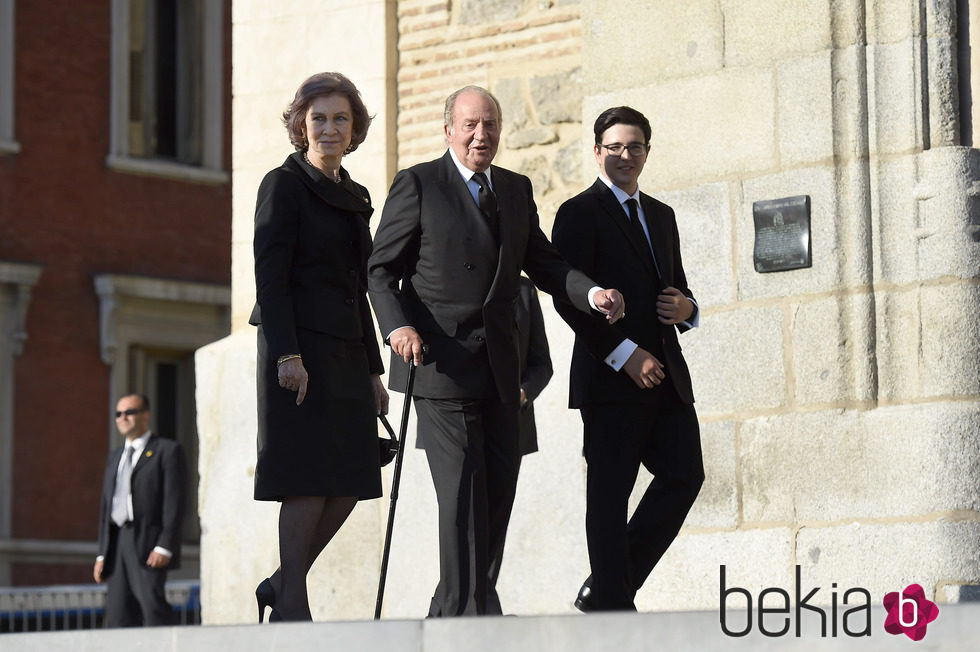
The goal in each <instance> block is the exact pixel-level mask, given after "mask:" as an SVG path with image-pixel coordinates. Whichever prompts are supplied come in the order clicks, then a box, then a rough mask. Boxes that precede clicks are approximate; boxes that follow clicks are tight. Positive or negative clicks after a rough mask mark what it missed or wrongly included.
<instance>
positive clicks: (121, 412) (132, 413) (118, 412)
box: [116, 408, 145, 419]
mask: <svg viewBox="0 0 980 652" xmlns="http://www.w3.org/2000/svg"><path fill="white" fill-rule="evenodd" d="M140 412H145V410H144V409H143V408H139V409H137V408H129V409H128V410H116V418H117V419H118V418H119V417H121V416H122V415H124V414H125V415H126V416H127V417H135V416H136V415H137V414H139V413H140Z"/></svg>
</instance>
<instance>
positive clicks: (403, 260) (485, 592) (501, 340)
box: [368, 86, 624, 616]
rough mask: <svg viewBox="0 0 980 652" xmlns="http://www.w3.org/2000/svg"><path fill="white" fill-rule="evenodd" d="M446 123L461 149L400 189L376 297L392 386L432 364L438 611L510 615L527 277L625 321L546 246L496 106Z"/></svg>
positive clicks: (374, 266) (416, 170)
mask: <svg viewBox="0 0 980 652" xmlns="http://www.w3.org/2000/svg"><path fill="white" fill-rule="evenodd" d="M444 118H445V135H446V140H447V141H448V142H449V151H447V152H446V154H445V155H444V156H443V157H441V158H439V159H436V160H434V161H430V162H428V163H421V164H419V165H416V166H414V167H411V168H408V169H406V170H402V171H401V172H399V173H398V174H397V175H396V176H395V179H394V181H392V184H391V189H390V191H389V192H388V198H387V200H386V201H385V206H384V211H383V213H382V215H381V222H380V224H379V226H378V231H377V234H376V235H375V239H374V251H373V253H372V254H371V258H370V260H369V261H368V290H369V293H370V297H371V303H372V305H373V306H374V311H375V313H376V314H377V317H378V324H379V326H380V328H381V333H382V335H383V336H384V337H385V341H386V342H387V343H389V344H390V345H391V349H392V357H393V359H392V365H391V380H390V383H389V387H390V388H391V389H394V390H396V391H397V390H401V388H402V387H404V382H405V375H406V373H407V366H406V364H405V363H406V362H409V361H411V360H413V361H414V363H415V364H416V365H421V366H420V367H419V369H418V372H417V375H416V378H415V397H416V399H415V409H416V412H417V414H418V429H419V434H420V436H421V438H422V439H423V440H424V442H425V453H426V458H427V460H428V462H429V469H430V471H431V474H432V480H433V484H434V485H435V490H436V499H437V502H438V504H439V548H440V551H439V561H440V564H439V566H440V579H439V585H438V586H437V588H436V590H435V593H434V595H433V597H432V603H431V605H430V608H429V615H430V616H459V615H477V614H488V613H500V607H499V605H498V604H492V603H491V602H492V601H491V600H490V599H489V596H490V595H491V592H492V591H493V589H494V585H495V583H496V578H497V571H498V570H499V568H497V564H495V563H493V560H499V559H500V555H501V554H502V552H503V548H504V539H505V536H506V533H507V524H508V521H509V519H510V512H511V507H512V506H513V503H514V492H515V490H516V487H517V474H518V470H519V469H520V450H519V446H518V434H517V432H518V410H519V406H520V372H519V356H518V341H517V329H516V327H515V323H514V303H515V301H517V297H518V291H519V287H520V281H519V279H520V273H521V270H522V269H523V270H524V271H526V272H527V273H528V275H529V276H530V277H531V280H532V281H534V283H535V285H537V286H538V287H539V288H541V289H542V290H544V291H545V292H548V293H550V294H552V295H558V296H560V297H562V299H563V300H565V301H567V302H568V303H569V305H574V308H572V309H573V310H575V309H577V310H581V311H582V312H583V313H585V312H589V311H591V310H600V309H601V310H602V312H604V313H606V314H605V316H601V315H598V314H597V316H598V317H599V319H600V320H603V321H606V320H608V321H610V322H612V321H615V320H616V319H618V318H619V317H620V316H621V315H622V312H623V310H624V303H623V298H622V296H621V295H620V294H619V292H617V291H616V290H604V289H601V288H599V287H596V284H595V283H594V282H592V280H590V279H589V278H587V277H586V276H585V275H583V274H581V273H580V272H577V271H575V270H574V269H572V268H571V267H570V266H569V265H568V263H566V262H565V260H564V259H563V258H562V257H561V256H560V255H559V254H558V252H557V251H556V250H555V248H554V247H553V246H552V244H551V243H550V242H548V239H547V238H546V237H545V235H544V233H542V232H541V229H540V227H539V226H538V215H537V209H536V207H535V205H534V199H533V197H532V191H531V182H530V180H528V178H527V177H525V176H522V175H519V174H516V173H514V172H511V171H509V170H506V169H504V168H500V167H496V166H491V162H492V161H493V158H494V156H495V155H496V152H497V145H498V143H499V142H500V105H499V103H498V102H497V100H496V98H494V97H493V96H492V95H491V94H490V93H489V92H488V91H486V90H485V89H482V88H479V87H476V86H468V87H466V88H462V89H460V90H459V91H457V92H455V93H453V94H452V95H450V96H449V98H448V99H447V101H446V109H445V113H444ZM423 342H424V343H425V344H426V345H428V353H426V354H425V356H424V357H423V355H422V344H423ZM397 358H402V360H397Z"/></svg>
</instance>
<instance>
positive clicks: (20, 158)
mask: <svg viewBox="0 0 980 652" xmlns="http://www.w3.org/2000/svg"><path fill="white" fill-rule="evenodd" d="M109 5H110V3H109V2H98V3H96V2H77V0H34V1H32V2H18V3H17V7H16V27H15V40H16V55H15V70H16V73H15V74H16V80H15V84H16V86H15V89H16V90H15V102H16V109H15V120H16V127H15V128H16V139H17V141H18V142H19V144H20V148H21V151H20V152H19V153H18V154H13V155H4V154H0V260H5V261H14V262H24V263H32V264H41V265H44V271H43V273H42V275H41V279H40V282H39V283H38V285H37V286H36V287H35V288H34V292H33V298H32V300H31V303H30V307H29V311H28V315H27V324H26V329H27V333H28V340H27V342H26V345H25V347H24V352H23V354H22V355H21V356H20V357H18V358H17V359H16V362H15V395H14V405H15V415H14V418H15V422H14V433H15V434H14V492H13V499H14V519H13V531H14V536H15V537H16V538H53V539H76V540H92V539H94V538H95V536H96V519H97V515H98V513H97V509H98V494H99V490H100V485H101V478H102V472H103V467H104V463H105V457H106V454H107V447H106V432H107V428H108V426H109V423H110V422H109V417H108V414H107V406H108V404H109V400H110V397H109V396H108V395H107V392H108V368H107V366H106V365H105V364H104V363H103V362H102V360H101V358H100V349H99V304H98V298H97V296H96V294H95V290H94V286H93V276H94V275H96V274H99V273H106V272H109V273H117V274H138V275H145V276H156V277H167V278H173V279H180V280H186V281H200V282H206V283H220V284H230V280H231V279H230V270H231V254H230V241H231V186H230V183H225V184H221V185H206V184H198V183H187V182H181V181H173V180H167V179H162V178H157V177H150V176H137V175H133V174H124V173H119V172H115V171H112V170H110V169H108V168H107V167H106V165H105V158H106V155H107V154H108V152H109V95H110V13H109ZM225 12H226V18H225V24H226V26H227V25H230V2H227V1H226V10H225ZM230 34H231V32H230V29H227V28H226V38H225V41H224V43H225V74H224V83H225V107H226V108H225V111H224V116H225V120H224V133H225V136H224V143H225V152H224V160H225V169H228V168H229V167H230V141H231V129H230V126H231V124H230V123H231V117H230V116H231V112H230V79H231V71H230V60H231V59H230V53H231V43H230V41H231V37H230ZM19 575H24V573H19ZM27 575H28V577H23V576H21V577H18V581H19V582H20V583H32V577H30V576H31V575H33V574H32V573H27ZM45 579H46V580H47V579H51V578H45ZM86 579H87V578H86V577H75V578H63V581H85V580H86Z"/></svg>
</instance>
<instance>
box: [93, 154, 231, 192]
mask: <svg viewBox="0 0 980 652" xmlns="http://www.w3.org/2000/svg"><path fill="white" fill-rule="evenodd" d="M105 164H106V167H108V168H109V169H110V170H115V171H116V172H125V173H128V174H140V175H144V176H151V177H165V178H168V179H176V180H178V181H187V182H190V183H202V184H207V185H216V186H217V185H221V184H225V183H228V182H229V181H230V180H231V177H230V176H229V174H228V173H227V172H225V171H223V170H209V169H206V168H201V167H196V166H192V165H181V164H179V163H170V162H168V161H159V160H152V159H140V158H130V157H128V156H117V155H115V154H110V155H109V156H107V157H106V159H105Z"/></svg>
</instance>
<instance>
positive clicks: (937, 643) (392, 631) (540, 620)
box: [3, 587, 980, 652]
mask: <svg viewBox="0 0 980 652" xmlns="http://www.w3.org/2000/svg"><path fill="white" fill-rule="evenodd" d="M784 588H788V590H792V587H784ZM900 588H902V587H896V590H897V589H900ZM736 597H738V598H739V599H744V598H741V596H736ZM754 597H756V598H757V597H758V596H757V595H756V596H754ZM880 597H881V596H872V598H873V599H874V600H875V601H877V600H878V599H879V598H880ZM733 600H734V598H733ZM727 616H728V618H727V622H728V626H729V628H730V629H733V630H738V629H744V628H745V623H746V622H747V614H746V613H745V612H744V611H742V610H736V609H734V608H733V609H731V610H729V611H728V612H727ZM789 616H790V619H791V630H790V631H791V633H789V634H787V635H785V636H780V637H773V638H769V637H766V636H763V635H762V634H761V633H760V632H759V627H758V614H757V613H756V612H753V614H752V619H753V626H752V630H751V631H750V632H749V633H748V635H746V636H744V637H741V638H734V637H730V636H727V635H725V633H724V632H722V630H721V624H720V619H719V613H718V611H717V610H709V611H691V612H661V613H644V614H608V615H590V616H548V617H529V618H506V617H504V618H456V619H429V620H404V621H382V622H373V621H360V622H331V623H312V624H310V623H302V624H300V623H292V624H277V625H235V626H207V627H170V628H145V629H115V630H88V631H71V632H49V633H29V634H4V635H3V649H4V651H5V652H28V651H30V652H34V651H40V650H43V651H44V652H69V651H71V652H89V651H92V652H94V651H96V650H100V651H101V650H114V649H131V650H151V651H153V652H170V651H173V652H178V651H180V652H184V651H186V650H213V649H224V650H236V651H249V650H263V651H276V650H384V651H385V652H450V651H451V652H459V651H460V650H466V651H467V652H498V651H499V650H506V651H507V652H547V651H552V650H554V651H556V652H558V651H560V652H579V651H582V652H584V651H586V650H588V651H589V652H596V651H604V650H613V651H616V652H627V651H630V652H632V651H634V650H653V649H657V650H723V651H726V652H727V651H729V650H736V651H738V650H752V651H753V652H758V651H762V652H768V651H769V650H779V651H783V650H800V651H803V650H806V651H807V652H809V651H811V650H835V651H839V652H840V651H843V652H846V651H850V650H854V651H855V652H878V651H879V650H908V649H912V647H910V646H911V645H912V641H911V640H910V639H908V638H907V637H905V636H904V635H897V636H895V635H891V634H888V633H886V632H885V630H884V627H883V623H884V620H885V612H884V609H883V608H882V607H881V606H880V605H872V608H871V636H865V637H859V638H851V637H848V636H846V635H845V634H844V633H843V631H842V628H841V627H840V626H839V627H838V632H837V636H836V637H832V636H830V621H831V620H832V619H830V618H828V619H827V620H828V625H827V629H828V631H827V634H828V635H827V636H825V637H822V636H821V635H820V624H819V622H820V621H819V615H818V614H816V613H814V612H807V613H804V614H803V616H802V617H801V626H800V630H801V636H800V637H799V638H797V637H796V636H794V635H793V634H792V632H793V631H794V630H793V627H795V621H793V620H792V619H793V614H792V612H791V613H790V614H789ZM768 618H770V619H771V618H773V616H768ZM853 618H854V617H853V616H852V620H853ZM978 618H980V603H968V604H957V605H947V604H943V605H940V606H939V618H938V619H937V620H936V621H935V622H933V623H932V624H930V625H929V627H928V630H927V633H926V637H925V638H924V639H923V643H924V644H925V645H926V646H927V647H925V648H923V649H929V650H932V651H934V652H936V651H939V652H946V651H949V652H953V651H954V650H956V651H958V650H975V649H980V628H978V627H977V626H976V622H977V620H978ZM836 622H837V623H842V622H843V618H842V616H841V612H838V617H837V619H836ZM775 623H776V621H775V620H767V624H768V626H769V627H770V629H776V627H775ZM920 647H921V645H920Z"/></svg>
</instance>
